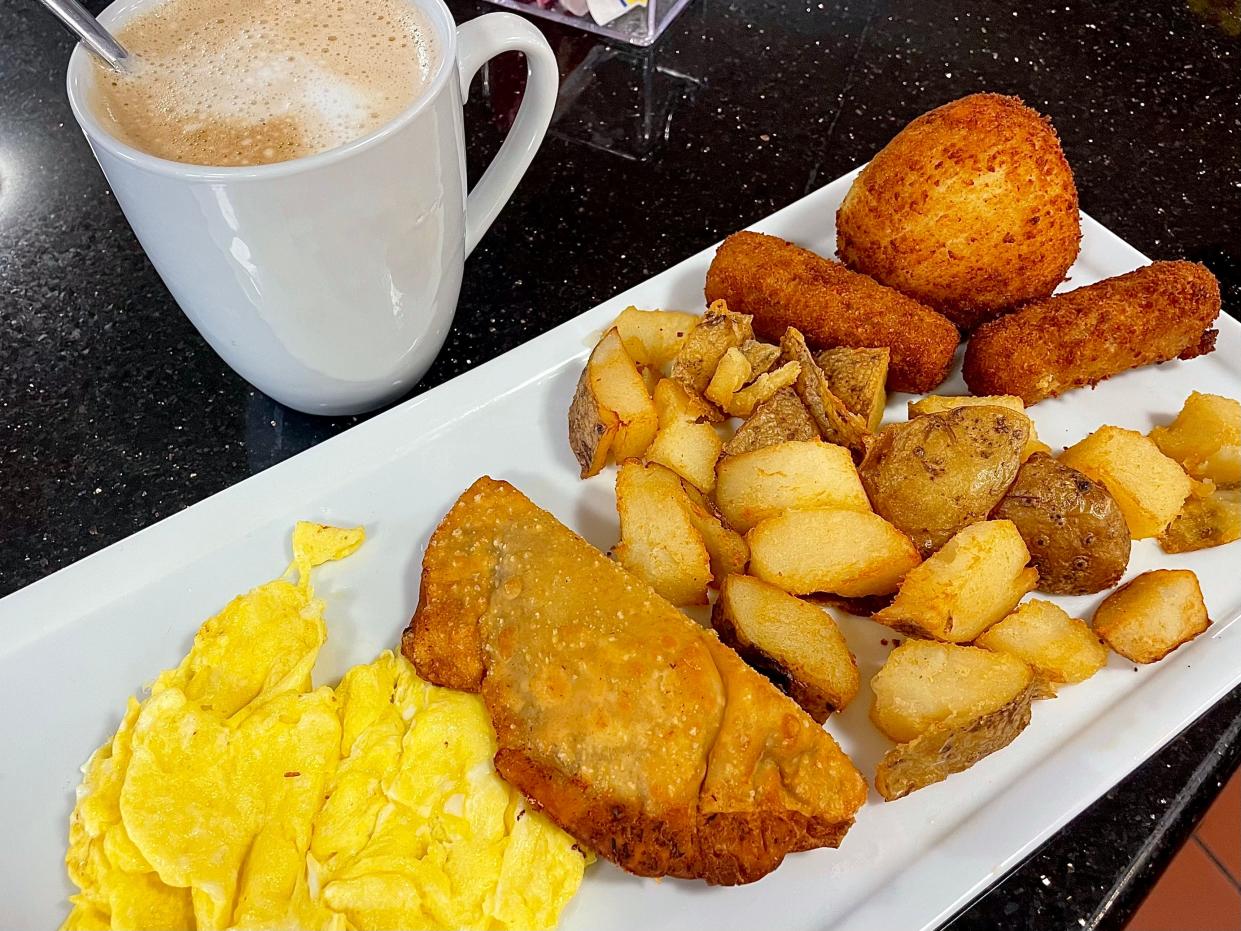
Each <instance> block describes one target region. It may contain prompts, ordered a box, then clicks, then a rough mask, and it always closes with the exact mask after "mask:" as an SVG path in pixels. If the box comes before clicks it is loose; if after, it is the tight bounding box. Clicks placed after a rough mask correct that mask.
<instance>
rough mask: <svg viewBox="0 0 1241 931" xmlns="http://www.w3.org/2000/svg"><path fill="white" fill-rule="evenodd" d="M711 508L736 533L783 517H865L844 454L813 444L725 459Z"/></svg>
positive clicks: (863, 500)
mask: <svg viewBox="0 0 1241 931" xmlns="http://www.w3.org/2000/svg"><path fill="white" fill-rule="evenodd" d="M715 502H716V504H717V505H718V506H719V509H720V513H722V514H723V515H724V518H725V520H727V521H728V523H729V524H731V525H732V526H733V527H735V528H736V529H737V530H739V531H740V532H741V533H745V532H746V531H748V530H750V529H751V528H753V527H754V526H755V525H757V524H758V523H759V522H760V521H764V520H767V519H768V518H769V517H776V516H778V515H780V514H783V513H784V512H785V511H792V510H800V511H809V510H824V509H828V510H830V509H837V508H840V509H843V510H848V511H870V501H869V500H867V498H866V492H865V491H864V490H863V489H862V482H861V479H859V478H858V474H857V469H856V468H854V465H853V458H852V457H851V456H850V455H849V451H848V450H847V449H845V448H844V447H843V446H833V445H832V444H830V443H824V442H823V441H822V440H818V439H815V440H809V441H791V442H788V443H777V444H775V445H773V446H765V447H763V448H761V449H756V450H753V451H752V452H748V453H742V454H740V455H737V456H729V457H728V458H727V459H725V460H724V461H723V462H721V463H720V464H719V468H718V470H717V476H716V487H715Z"/></svg>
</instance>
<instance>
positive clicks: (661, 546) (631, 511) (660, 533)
mask: <svg viewBox="0 0 1241 931" xmlns="http://www.w3.org/2000/svg"><path fill="white" fill-rule="evenodd" d="M656 470H661V471H662V469H661V467H660V466H643V465H642V463H640V462H638V461H636V460H632V459H631V460H628V461H626V462H622V463H621V466H620V469H619V470H618V471H617V473H616V509H617V511H618V512H619V514H620V531H621V539H620V542H619V543H617V544H616V546H615V547H613V549H612V554H613V556H614V557H615V558H616V560H617V561H618V562H619V563H620V564H621V565H622V566H624V567H625V568H626V569H628V570H629V571H630V572H632V573H633V574H634V575H636V576H638V577H639V578H641V579H644V580H645V581H646V582H647V583H649V584H650V586H651V587H652V588H653V589H655V591H656V592H658V593H659V594H660V595H661V596H662V597H663V598H665V599H667V600H668V601H670V602H671V603H672V604H674V605H694V604H706V603H707V586H708V585H709V584H710V583H711V557H710V554H709V553H708V552H707V546H706V543H705V542H704V541H703V538H702V534H700V533H699V532H698V529H697V528H696V527H695V526H694V523H693V521H692V520H691V519H690V517H689V514H688V513H687V508H686V507H685V503H684V501H683V500H682V499H681V498H678V495H677V494H676V492H675V491H674V490H673V488H672V486H671V484H670V482H669V477H671V480H672V481H673V482H677V484H679V480H678V479H677V478H676V476H675V475H672V474H671V473H667V472H665V473H664V474H660V472H659V471H656ZM683 494H684V492H683V491H682V495H683Z"/></svg>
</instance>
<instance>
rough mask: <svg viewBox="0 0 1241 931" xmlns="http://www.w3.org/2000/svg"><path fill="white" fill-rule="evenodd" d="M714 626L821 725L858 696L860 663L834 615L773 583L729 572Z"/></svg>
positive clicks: (729, 642) (714, 611)
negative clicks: (850, 649) (801, 599)
mask: <svg viewBox="0 0 1241 931" xmlns="http://www.w3.org/2000/svg"><path fill="white" fill-rule="evenodd" d="M711 626H713V627H714V628H715V630H716V632H717V633H718V634H719V635H720V639H721V640H722V641H724V643H726V644H728V646H730V647H732V648H733V649H734V650H736V651H737V653H738V654H739V655H740V656H741V658H742V659H744V660H745V661H746V662H747V663H749V664H750V665H751V666H753V667H754V668H755V669H757V670H759V671H760V672H762V673H763V674H764V675H766V676H767V678H769V679H771V680H772V682H774V683H775V684H776V686H777V687H778V688H779V689H780V690H781V691H782V692H784V693H785V694H786V695H788V696H789V698H791V699H793V701H795V702H797V704H799V705H801V706H802V708H804V709H805V711H806V713H807V714H809V715H810V717H812V718H814V719H815V720H816V721H818V722H819V723H820V724H822V723H823V722H824V721H826V720H827V717H828V715H829V714H831V713H832V712H833V711H840V710H842V709H843V708H844V707H845V706H846V705H847V704H849V702H850V701H852V700H853V697H854V696H855V695H857V692H858V684H859V680H858V671H857V661H856V660H855V659H854V657H853V654H852V653H850V652H849V645H848V644H847V643H846V642H845V638H844V635H843V634H841V632H840V628H838V627H837V626H836V622H835V621H834V620H833V618H832V616H831V615H830V614H828V612H827V611H825V610H823V609H822V608H816V607H815V606H814V605H811V604H807V603H806V602H804V601H800V600H799V599H797V598H794V597H793V596H792V595H790V594H788V593H787V592H785V591H784V590H782V589H779V588H776V587H775V586H774V585H770V584H768V583H767V582H764V581H762V580H761V579H756V578H753V577H752V576H748V575H730V576H729V577H728V578H726V579H724V583H723V584H722V585H721V586H720V597H719V600H718V601H716V603H715V609H714V610H713V611H712V613H711Z"/></svg>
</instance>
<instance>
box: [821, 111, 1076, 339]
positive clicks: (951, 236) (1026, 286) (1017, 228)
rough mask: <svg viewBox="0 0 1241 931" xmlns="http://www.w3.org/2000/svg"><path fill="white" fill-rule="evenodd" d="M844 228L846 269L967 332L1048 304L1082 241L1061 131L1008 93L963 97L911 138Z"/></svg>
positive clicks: (902, 138) (904, 136) (868, 187)
mask: <svg viewBox="0 0 1241 931" xmlns="http://www.w3.org/2000/svg"><path fill="white" fill-rule="evenodd" d="M836 230H837V232H836V237H837V238H836V248H837V250H838V251H839V253H840V257H841V259H843V260H844V262H845V264H846V265H848V266H849V267H850V268H853V269H856V270H857V271H860V272H863V273H865V274H867V275H870V276H871V277H872V278H874V279H875V280H876V281H879V282H881V283H882V284H886V285H888V286H889V287H892V288H896V289H897V290H898V291H902V292H904V293H905V294H908V295H909V296H910V297H913V298H915V299H916V300H918V301H920V302H921V303H923V304H926V305H928V306H930V307H933V308H935V309H936V310H938V311H939V312H940V313H942V314H944V316H946V317H948V318H949V319H950V320H952V321H953V322H954V323H955V324H957V326H959V327H961V328H962V329H963V330H965V331H967V332H968V331H970V330H972V329H973V328H974V327H976V326H977V325H978V324H980V323H982V322H983V321H985V320H988V319H990V318H992V317H994V316H996V315H997V314H998V313H1000V312H1001V311H1002V310H1004V309H1006V308H1009V307H1012V306H1013V305H1015V304H1020V303H1022V302H1024V301H1030V300H1036V299H1039V298H1044V297H1047V296H1048V295H1050V294H1051V293H1052V291H1053V290H1054V289H1055V287H1056V285H1058V284H1059V283H1060V282H1061V281H1063V280H1064V276H1065V272H1067V271H1068V268H1069V266H1070V265H1072V264H1073V260H1074V259H1075V258H1077V251H1078V247H1079V245H1080V243H1081V222H1080V218H1079V216H1078V212H1077V188H1076V186H1075V185H1074V183H1073V172H1072V171H1071V170H1070V169H1069V163H1068V162H1067V161H1066V160H1065V157H1064V152H1063V151H1061V149H1060V141H1059V139H1058V138H1057V137H1056V131H1055V129H1053V128H1052V125H1051V122H1050V121H1049V120H1048V119H1047V118H1046V117H1044V116H1042V115H1040V114H1039V113H1037V112H1036V111H1034V110H1031V109H1030V108H1029V107H1027V106H1025V104H1023V103H1022V102H1021V101H1020V100H1018V99H1017V98H1016V97H1004V96H1001V95H999V94H971V95H970V96H968V97H962V98H961V99H960V100H955V101H953V102H952V103H949V104H945V105H944V106H942V107H939V108H937V109H935V110H932V111H930V112H929V113H926V114H923V115H922V116H920V117H918V118H917V119H916V120H914V121H913V122H912V123H910V124H909V125H908V126H906V127H905V128H904V129H902V130H901V131H900V132H899V133H898V134H897V135H896V137H895V138H894V139H893V140H892V141H891V142H889V143H888V144H887V145H886V146H884V148H883V149H882V150H881V151H880V152H879V154H877V155H876V156H875V157H874V158H873V159H872V160H871V162H870V164H869V165H867V166H866V167H865V168H864V169H862V172H861V174H859V175H858V177H857V178H856V180H854V182H853V186H852V187H851V188H850V189H849V193H848V194H847V195H846V196H845V199H844V202H843V203H842V204H841V206H840V210H839V211H838V212H837V214H836Z"/></svg>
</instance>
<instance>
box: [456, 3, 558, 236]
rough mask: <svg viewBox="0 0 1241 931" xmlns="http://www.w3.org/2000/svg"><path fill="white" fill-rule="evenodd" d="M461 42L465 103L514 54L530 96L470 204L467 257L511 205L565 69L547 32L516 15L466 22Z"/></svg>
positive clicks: (547, 120)
mask: <svg viewBox="0 0 1241 931" xmlns="http://www.w3.org/2000/svg"><path fill="white" fill-rule="evenodd" d="M457 42H458V52H457V72H458V76H459V77H460V79H461V99H462V100H465V99H466V98H467V97H468V96H469V93H470V81H472V80H473V79H474V75H475V73H476V72H477V71H478V69H479V68H481V67H482V66H483V65H484V64H485V63H486V62H487V61H488V59H491V58H494V57H495V56H497V55H499V54H500V53H501V52H512V51H517V52H522V53H523V54H524V55H525V56H526V92H525V94H524V96H523V97H522V100H521V106H520V107H519V108H518V110H517V118H516V120H514V121H513V127H512V129H510V130H509V134H508V136H507V138H505V140H504V143H503V144H502V145H501V146H500V151H499V152H497V153H496V157H495V158H494V159H493V160H492V162H491V164H490V165H488V166H487V170H486V171H485V172H483V176H482V177H481V178H480V179H479V180H478V184H476V185H474V190H472V191H470V193H469V196H467V197H466V200H465V254H466V255H469V254H470V253H471V252H473V251H474V247H475V246H477V245H478V241H479V240H480V239H482V237H483V233H485V232H487V229H488V228H489V227H490V226H491V224H492V223H493V222H494V221H495V218H496V215H497V214H499V212H500V210H501V209H502V208H503V207H504V205H505V204H506V203H507V202H508V199H509V198H510V197H511V196H512V194H513V189H514V188H516V187H517V182H518V181H520V180H521V176H522V175H524V174H525V173H526V169H527V168H529V167H530V160H531V159H533V158H534V153H535V152H537V151H538V150H539V145H540V144H541V143H542V141H543V135H544V134H545V133H546V132H547V127H548V124H549V123H551V119H552V111H553V110H554V109H555V107H556V91H557V89H558V88H559V86H560V69H559V68H558V67H557V65H556V56H555V55H554V54H553V53H552V48H551V46H550V45H548V44H547V40H546V39H545V38H543V34H542V33H541V32H539V31H538V30H537V29H535V28H534V26H532V25H531V24H530V23H528V22H526V20H524V19H522V18H521V17H520V16H517V15H515V14H513V13H488V14H486V15H485V16H479V17H478V18H477V19H472V20H470V21H469V22H467V23H464V24H463V25H461V26H460V27H458V29H457Z"/></svg>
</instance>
